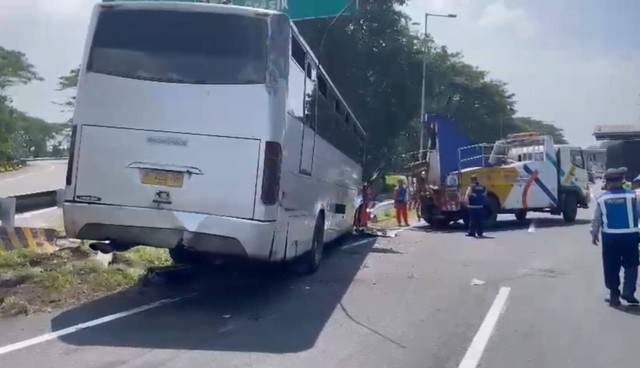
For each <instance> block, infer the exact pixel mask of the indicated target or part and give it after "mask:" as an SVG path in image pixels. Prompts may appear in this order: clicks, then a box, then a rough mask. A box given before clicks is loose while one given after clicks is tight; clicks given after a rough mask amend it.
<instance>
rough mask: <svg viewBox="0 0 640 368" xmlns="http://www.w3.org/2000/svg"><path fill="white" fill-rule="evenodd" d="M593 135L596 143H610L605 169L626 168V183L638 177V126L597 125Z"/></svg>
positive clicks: (639, 149)
mask: <svg viewBox="0 0 640 368" xmlns="http://www.w3.org/2000/svg"><path fill="white" fill-rule="evenodd" d="M593 135H594V136H595V138H596V140H598V141H604V140H607V141H610V142H609V144H608V145H607V148H606V150H607V154H606V155H607V158H606V167H605V169H612V168H620V167H625V168H627V172H626V174H625V179H626V180H628V181H632V180H633V179H635V178H636V177H637V176H638V175H640V155H638V152H640V124H629V125H597V126H596V127H595V129H594V132H593Z"/></svg>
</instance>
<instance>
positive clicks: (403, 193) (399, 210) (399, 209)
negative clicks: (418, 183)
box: [393, 179, 409, 226]
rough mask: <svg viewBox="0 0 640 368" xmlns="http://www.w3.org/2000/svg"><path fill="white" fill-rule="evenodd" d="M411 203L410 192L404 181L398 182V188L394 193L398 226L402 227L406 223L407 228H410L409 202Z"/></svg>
mask: <svg viewBox="0 0 640 368" xmlns="http://www.w3.org/2000/svg"><path fill="white" fill-rule="evenodd" d="M408 201H409V191H408V190H407V187H406V186H405V185H404V181H403V180H402V179H400V180H398V186H397V187H396V189H395V190H394V191H393V203H394V206H395V208H396V220H397V221H398V226H402V222H403V221H404V225H405V226H409V214H408V213H407V202H408Z"/></svg>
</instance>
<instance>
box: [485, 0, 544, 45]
mask: <svg viewBox="0 0 640 368" xmlns="http://www.w3.org/2000/svg"><path fill="white" fill-rule="evenodd" d="M478 24H479V25H480V26H484V27H491V28H496V29H502V30H507V31H508V30H513V31H515V32H516V33H517V34H518V35H520V36H532V35H533V33H534V26H533V22H532V21H531V20H530V19H529V18H528V17H527V14H526V13H525V10H524V9H523V8H518V7H516V8H508V7H507V6H506V5H505V3H503V2H501V1H498V2H495V3H492V4H490V5H489V6H487V7H486V8H485V9H484V11H483V12H482V15H481V17H480V19H479V20H478Z"/></svg>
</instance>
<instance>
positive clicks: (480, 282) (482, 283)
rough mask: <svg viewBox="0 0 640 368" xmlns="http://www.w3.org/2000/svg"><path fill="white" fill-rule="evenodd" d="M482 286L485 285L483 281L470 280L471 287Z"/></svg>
mask: <svg viewBox="0 0 640 368" xmlns="http://www.w3.org/2000/svg"><path fill="white" fill-rule="evenodd" d="M484 284H486V282H485V281H482V280H478V279H471V286H480V285H484Z"/></svg>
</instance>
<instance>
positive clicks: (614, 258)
mask: <svg viewBox="0 0 640 368" xmlns="http://www.w3.org/2000/svg"><path fill="white" fill-rule="evenodd" d="M625 171H626V170H623V169H609V170H607V172H606V173H605V175H604V180H605V182H606V187H607V191H606V192H605V193H603V194H602V195H600V196H599V197H598V199H597V200H596V208H595V212H594V214H593V221H592V222H591V238H592V242H593V245H596V246H597V245H598V236H599V235H600V232H601V233H602V263H603V268H604V283H605V285H606V287H607V289H609V293H610V294H609V304H610V305H612V306H618V305H620V298H622V299H624V300H625V301H627V302H628V303H629V304H638V303H639V302H638V299H636V297H635V295H634V294H635V292H636V281H637V279H638V264H640V256H639V255H638V241H639V240H640V239H639V236H640V235H639V233H638V213H639V212H640V211H639V208H638V203H637V200H636V195H635V193H634V192H633V191H630V190H627V189H624V188H623V181H624V174H625ZM621 267H623V268H624V282H623V285H622V294H620V289H619V287H620V268H621Z"/></svg>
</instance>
